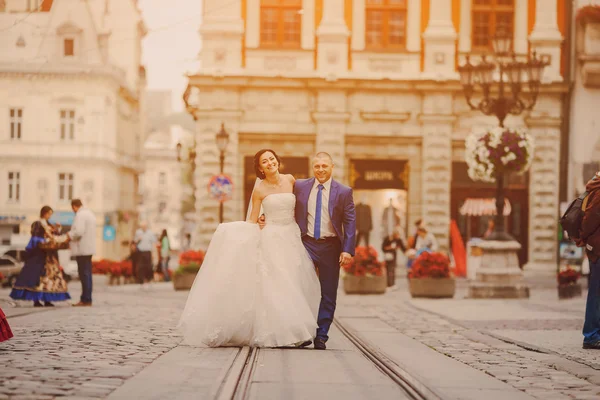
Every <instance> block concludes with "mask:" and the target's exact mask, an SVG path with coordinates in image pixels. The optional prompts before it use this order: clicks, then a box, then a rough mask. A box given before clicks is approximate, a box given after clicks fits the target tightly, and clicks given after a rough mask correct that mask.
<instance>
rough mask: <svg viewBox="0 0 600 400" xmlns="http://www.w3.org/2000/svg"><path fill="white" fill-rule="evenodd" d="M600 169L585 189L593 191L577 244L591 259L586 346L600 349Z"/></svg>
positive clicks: (584, 327) (590, 192)
mask: <svg viewBox="0 0 600 400" xmlns="http://www.w3.org/2000/svg"><path fill="white" fill-rule="evenodd" d="M598 189H600V172H598V173H596V175H595V176H594V178H592V180H590V181H589V182H588V183H587V185H586V187H585V190H586V191H587V192H588V193H589V194H588V198H587V199H586V200H587V205H586V206H585V210H584V215H583V220H582V222H581V228H580V235H579V237H580V238H579V239H578V240H577V241H576V243H577V245H578V246H580V247H584V246H585V249H586V253H587V257H588V260H589V263H590V278H589V287H588V296H587V302H586V305H585V322H584V324H583V348H584V349H593V350H600V190H598Z"/></svg>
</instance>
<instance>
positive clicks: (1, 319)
mask: <svg viewBox="0 0 600 400" xmlns="http://www.w3.org/2000/svg"><path fill="white" fill-rule="evenodd" d="M11 337H13V333H12V331H11V330H10V326H9V325H8V321H7V320H6V315H4V313H3V312H2V309H1V308H0V342H4V341H5V340H8V339H10V338H11Z"/></svg>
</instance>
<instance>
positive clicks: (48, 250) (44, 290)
mask: <svg viewBox="0 0 600 400" xmlns="http://www.w3.org/2000/svg"><path fill="white" fill-rule="evenodd" d="M52 213H53V210H52V208H50V207H49V206H44V207H42V210H41V211H40V219H39V220H38V221H35V222H34V223H33V224H32V225H31V239H30V241H29V244H27V247H26V248H25V265H24V266H23V269H22V270H21V273H20V274H19V277H18V278H17V280H16V282H15V285H14V286H13V290H12V291H11V292H10V297H12V298H13V299H15V300H29V301H33V305H34V306H35V307H42V306H43V305H42V303H41V302H42V301H43V302H44V305H45V306H46V307H51V306H54V304H52V302H53V301H64V300H69V299H70V298H71V296H70V295H69V292H68V290H67V282H66V281H65V278H64V276H63V272H62V270H61V268H60V265H59V262H58V250H59V249H65V248H68V241H69V239H68V237H67V235H60V234H59V233H60V228H58V227H54V226H52V225H51V224H50V223H49V222H48V220H49V219H50V217H51V216H52Z"/></svg>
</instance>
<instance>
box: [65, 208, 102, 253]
mask: <svg viewBox="0 0 600 400" xmlns="http://www.w3.org/2000/svg"><path fill="white" fill-rule="evenodd" d="M69 236H70V237H71V239H72V242H71V254H72V255H74V256H93V255H94V254H95V253H96V216H95V215H94V213H93V212H92V211H91V210H90V209H89V208H85V207H81V208H80V209H79V210H78V211H77V214H75V220H74V221H73V226H71V230H70V231H69Z"/></svg>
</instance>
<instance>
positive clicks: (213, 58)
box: [199, 0, 244, 74]
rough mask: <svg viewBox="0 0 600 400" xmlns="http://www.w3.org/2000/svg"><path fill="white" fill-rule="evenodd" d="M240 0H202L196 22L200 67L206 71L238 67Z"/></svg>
mask: <svg viewBox="0 0 600 400" xmlns="http://www.w3.org/2000/svg"><path fill="white" fill-rule="evenodd" d="M241 10H242V0H237V1H229V2H226V3H223V1H219V0H205V1H204V9H203V11H202V12H203V20H202V25H201V26H200V31H199V32H200V36H201V37H202V50H201V51H200V60H201V62H202V70H203V71H204V73H207V74H211V73H212V74H221V73H223V71H224V70H227V69H233V70H236V69H240V68H241V67H242V38H243V35H244V21H243V20H242V14H241Z"/></svg>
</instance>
